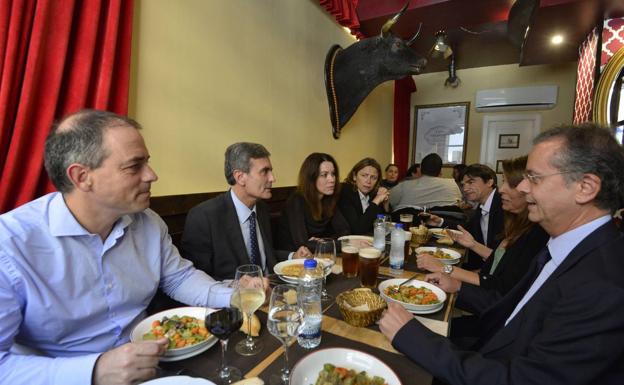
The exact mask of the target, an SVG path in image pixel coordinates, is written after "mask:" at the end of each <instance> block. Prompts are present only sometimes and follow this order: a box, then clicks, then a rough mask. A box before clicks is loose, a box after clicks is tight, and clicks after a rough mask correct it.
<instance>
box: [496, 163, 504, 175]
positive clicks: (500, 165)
mask: <svg viewBox="0 0 624 385" xmlns="http://www.w3.org/2000/svg"><path fill="white" fill-rule="evenodd" d="M496 173H497V174H502V173H503V161H502V160H497V161H496Z"/></svg>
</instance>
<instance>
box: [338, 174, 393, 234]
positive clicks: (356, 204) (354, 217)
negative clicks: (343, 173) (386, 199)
mask: <svg viewBox="0 0 624 385" xmlns="http://www.w3.org/2000/svg"><path fill="white" fill-rule="evenodd" d="M371 195H372V194H371ZM369 199H370V198H369ZM369 202H370V204H369V205H368V207H367V208H366V211H364V212H362V201H361V200H360V194H359V193H358V190H357V188H356V187H353V185H350V184H348V183H345V184H344V185H343V186H342V190H340V200H339V201H338V208H339V209H340V212H341V213H342V215H343V216H344V217H345V219H346V220H347V223H349V228H350V229H351V234H359V235H364V234H372V233H373V222H374V221H375V218H377V214H383V213H384V209H383V207H380V206H378V205H377V204H375V203H373V202H372V199H371V200H370V201H369Z"/></svg>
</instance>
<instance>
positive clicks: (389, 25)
mask: <svg viewBox="0 0 624 385" xmlns="http://www.w3.org/2000/svg"><path fill="white" fill-rule="evenodd" d="M408 5H409V0H407V1H406V2H405V5H404V6H403V8H401V10H400V11H399V13H397V14H396V15H394V16H393V17H392V18H390V20H388V21H386V23H385V24H384V25H383V26H382V27H381V36H382V37H386V36H388V33H390V29H392V26H393V25H394V24H396V22H397V20H399V18H400V17H401V15H402V14H403V12H405V10H406V9H407V6H408Z"/></svg>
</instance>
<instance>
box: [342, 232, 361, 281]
mask: <svg viewBox="0 0 624 385" xmlns="http://www.w3.org/2000/svg"><path fill="white" fill-rule="evenodd" d="M358 250H359V247H358V246H357V244H356V243H355V242H353V241H351V240H350V239H348V238H346V239H342V240H341V241H340V258H341V259H342V274H343V275H344V276H345V277H347V278H351V277H356V276H357V274H358Z"/></svg>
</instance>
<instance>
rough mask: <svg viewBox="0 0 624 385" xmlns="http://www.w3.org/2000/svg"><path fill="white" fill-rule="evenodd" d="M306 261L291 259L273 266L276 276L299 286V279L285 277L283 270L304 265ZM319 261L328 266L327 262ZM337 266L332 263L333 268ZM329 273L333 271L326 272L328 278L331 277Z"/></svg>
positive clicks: (289, 276)
mask: <svg viewBox="0 0 624 385" xmlns="http://www.w3.org/2000/svg"><path fill="white" fill-rule="evenodd" d="M304 261H305V259H291V260H288V261H282V262H280V263H278V264H276V265H275V266H273V272H274V273H275V274H277V275H278V276H279V277H280V279H281V280H282V281H285V282H288V283H293V284H295V285H296V284H297V283H299V278H298V277H295V276H291V275H283V274H282V270H283V269H284V268H285V267H286V266H291V265H303V262H304ZM317 261H318V262H319V263H322V264H326V262H325V261H326V260H319V259H317ZM334 264H335V262H334V261H332V263H331V264H330V265H331V266H333V265H334ZM329 273H331V269H327V270H325V276H326V277H327V276H328V275H329Z"/></svg>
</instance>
